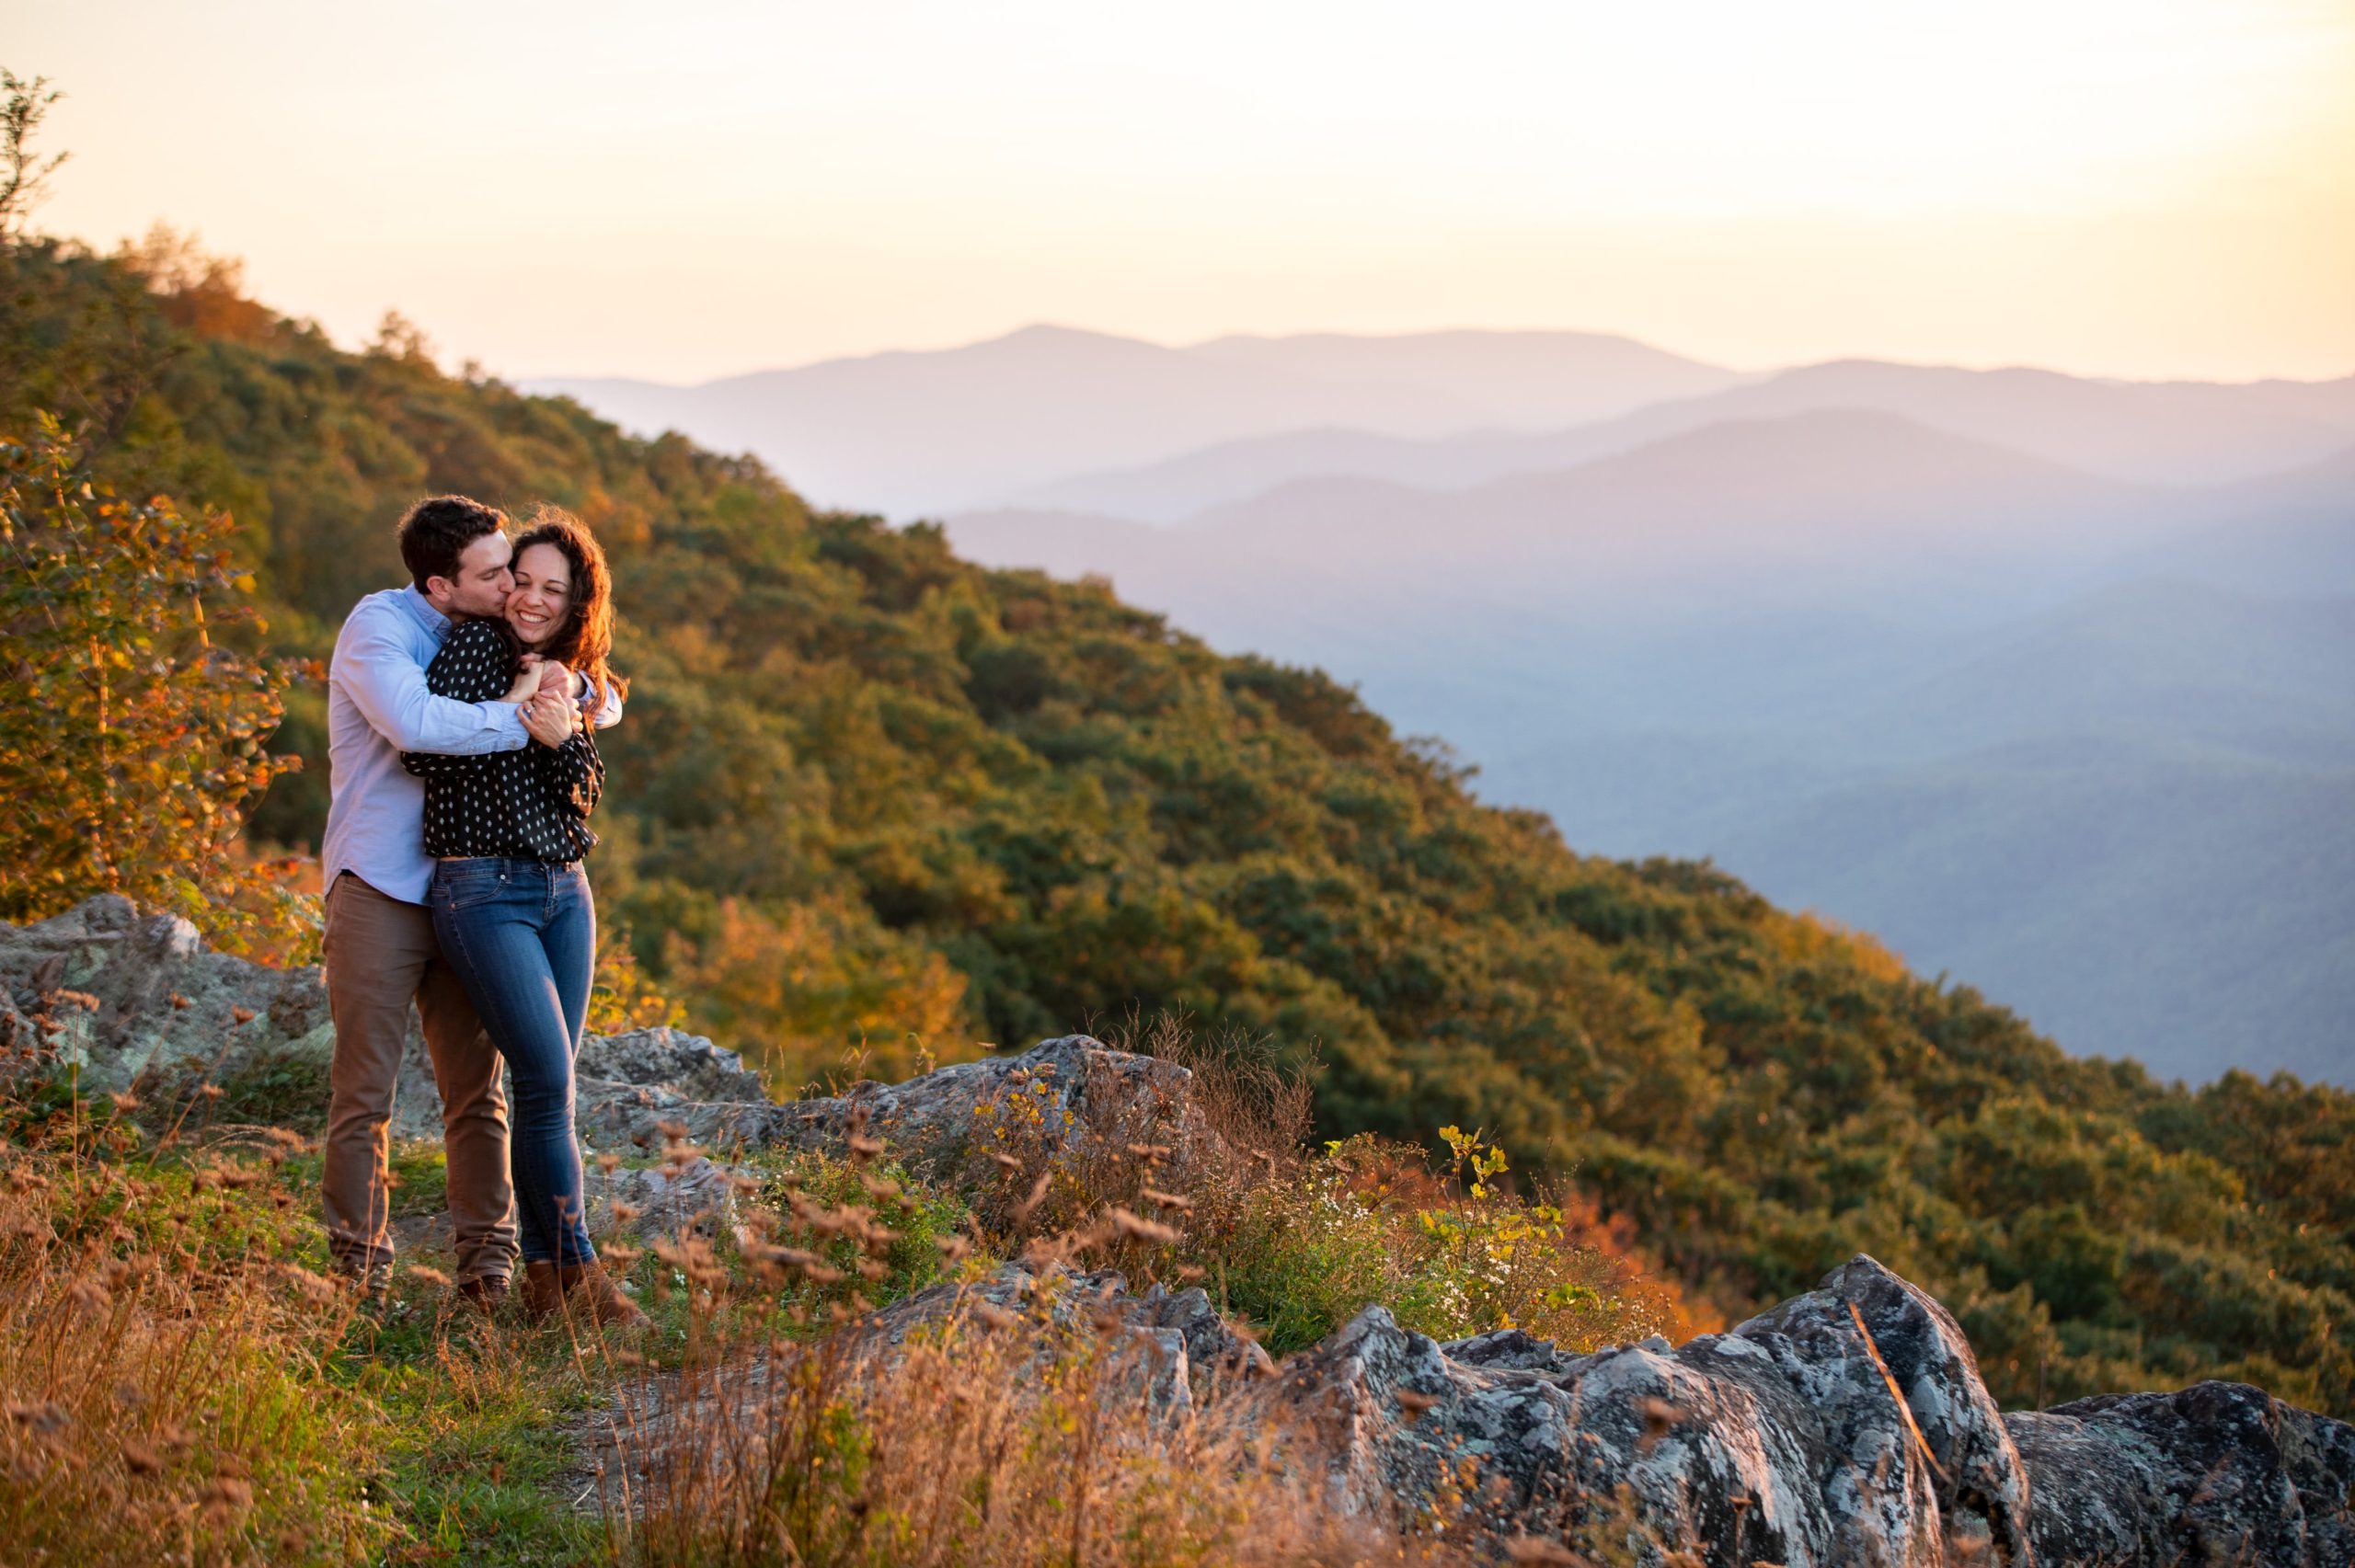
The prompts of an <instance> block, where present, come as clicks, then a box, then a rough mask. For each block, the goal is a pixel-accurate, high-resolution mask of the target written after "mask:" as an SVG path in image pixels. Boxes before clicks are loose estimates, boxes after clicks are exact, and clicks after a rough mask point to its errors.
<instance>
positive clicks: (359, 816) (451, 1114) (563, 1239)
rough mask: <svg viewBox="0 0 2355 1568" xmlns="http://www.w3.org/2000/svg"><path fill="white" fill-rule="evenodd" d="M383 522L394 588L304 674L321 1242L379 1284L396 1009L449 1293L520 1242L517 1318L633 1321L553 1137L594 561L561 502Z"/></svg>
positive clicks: (575, 947) (575, 949) (465, 1290)
mask: <svg viewBox="0 0 2355 1568" xmlns="http://www.w3.org/2000/svg"><path fill="white" fill-rule="evenodd" d="M399 539H400V554H401V561H402V564H403V565H405V566H406V567H408V573H409V578H410V583H409V586H408V587H407V588H401V589H385V590H384V591H382V592H379V593H372V594H370V595H369V596H368V597H366V598H365V599H362V601H360V603H359V604H358V605H357V606H356V607H355V608H354V609H353V610H352V612H351V614H350V618H349V619H347V620H346V621H345V622H344V625H343V630H342V632H341V634H340V635H339V636H338V637H337V639H336V646H335V656H334V658H333V660H332V661H331V662H330V663H329V665H328V670H327V729H328V750H327V754H328V772H329V778H330V787H331V790H332V793H333V802H332V804H331V805H330V807H329V808H328V811H327V839H326V842H325V844H324V846H323V848H322V853H321V856H320V858H321V861H322V872H323V875H324V876H325V879H326V886H327V941H326V950H327V1002H328V1007H329V1009H330V1011H331V1012H332V1013H333V1015H334V1019H335V1035H336V1040H335V1059H334V1063H333V1066H332V1069H331V1070H330V1075H329V1105H328V1112H327V1145H326V1169H325V1172H324V1174H323V1179H322V1184H321V1185H322V1188H323V1196H322V1202H323V1205H324V1207H325V1209H326V1218H327V1241H328V1247H329V1249H330V1251H331V1253H333V1255H334V1258H335V1261H336V1265H337V1267H338V1268H339V1270H340V1271H342V1272H343V1273H344V1274H345V1275H346V1276H348V1277H350V1279H352V1280H353V1281H354V1282H355V1283H356V1284H357V1285H358V1286H359V1287H360V1288H362V1289H363V1290H366V1291H369V1292H371V1293H381V1292H382V1291H383V1290H384V1288H385V1285H386V1284H387V1283H388V1282H389V1279H390V1276H391V1271H392V1259H393V1248H392V1236H391V1228H390V1224H389V1220H390V1203H389V1192H388V1186H389V1184H388V1183H387V1181H386V1178H385V1160H386V1154H387V1152H388V1149H389V1122H390V1118H391V1115H392V1109H393V1093H394V1085H395V1082H396V1079H397V1077H398V1076H399V1070H400V1062H401V1055H402V1048H403V1045H404V1042H405V1041H406V1039H407V1037H408V1018H409V1008H410V1004H411V1003H412V1001H414V1003H415V1004H416V1007H417V1010H418V1013H419V1017H420V1020H421V1022H422V1023H423V1025H424V1031H425V1043H426V1047H427V1050H428V1052H429V1054H430V1055H431V1059H432V1062H433V1075H434V1079H435V1082H437V1083H438V1085H439V1086H440V1088H441V1091H442V1136H443V1140H444V1145H445V1148H446V1150H447V1155H448V1165H449V1205H450V1216H451V1223H452V1230H453V1241H454V1245H455V1247H456V1252H457V1269H458V1272H457V1288H458V1291H459V1293H460V1295H461V1296H462V1297H463V1298H464V1299H465V1300H466V1301H467V1302H468V1303H470V1304H471V1305H473V1306H476V1307H477V1308H480V1309H482V1310H490V1309H492V1308H495V1307H496V1306H497V1305H498V1304H499V1303H500V1301H501V1300H502V1299H505V1298H506V1297H507V1296H508V1294H509V1290H510V1287H511V1284H512V1283H513V1277H514V1263H515V1257H516V1254H517V1252H518V1250H519V1240H520V1250H521V1253H522V1256H523V1281H522V1284H521V1287H520V1294H521V1295H522V1297H523V1303H524V1306H525V1307H526V1308H527V1309H528V1310H530V1311H531V1312H532V1313H533V1314H534V1315H535V1316H539V1315H546V1314H548V1313H551V1312H555V1311H558V1310H570V1311H571V1312H573V1313H574V1314H576V1315H578V1316H582V1317H585V1318H588V1319H591V1320H592V1321H595V1322H618V1323H628V1324H637V1323H642V1322H645V1314H644V1313H642V1312H641V1311H639V1310H638V1306H637V1304H636V1303H635V1302H633V1301H631V1300H630V1299H629V1298H628V1296H627V1295H626V1294H625V1293H624V1292H623V1291H622V1289H621V1288H620V1287H619V1286H618V1285H617V1284H616V1283H615V1281H614V1280H613V1279H612V1278H611V1277H610V1276H607V1275H606V1274H605V1273H604V1271H603V1269H602V1268H601V1267H600V1266H599V1265H598V1262H597V1253H596V1249H595V1248H594V1247H593V1246H592V1244H591V1242H590V1240H589V1230H588V1226H587V1223H586V1212H585V1196H584V1190H583V1188H584V1184H583V1180H582V1173H581V1164H580V1145H579V1143H578V1141H577V1140H576V1139H575V1137H574V1134H573V1058H574V1056H575V1055H576V1053H577V1052H578V1051H579V1050H580V1037H581V1031H582V1027H583V1024H584V1021H585V1018H586V1014H587V1010H588V1003H589V987H590V982H591V979H592V973H593V971H594V968H595V964H596V948H597V931H596V926H597V916H596V907H595V903H594V901H593V899H592V897H591V895H590V891H589V881H588V878H587V876H585V875H584V874H583V873H582V870H581V865H580V862H581V857H582V856H584V855H585V854H587V853H588V852H589V850H590V848H591V846H592V845H593V844H595V843H596V841H597V838H596V835H595V834H594V833H592V832H591V831H590V830H589V817H590V814H591V812H592V811H593V810H594V809H595V807H596V805H597V796H598V793H599V790H600V788H601V786H602V784H603V780H604V765H603V763H602V762H601V761H599V760H598V757H597V745H596V739H595V732H596V730H597V729H599V728H602V727H607V726H611V725H614V724H616V723H618V722H620V719H621V714H622V696H623V683H622V681H620V680H619V679H618V678H616V677H615V675H614V674H613V672H612V671H611V670H608V669H607V668H606V662H605V661H606V658H607V656H608V655H609V653H610V652H611V650H612V647H613V584H612V579H611V577H610V575H609V574H608V572H607V570H606V567H605V557H604V553H603V551H602V550H601V549H600V548H599V547H598V544H597V542H596V541H595V539H593V538H592V537H591V535H590V533H589V531H588V530H587V529H586V528H584V527H582V526H581V524H580V522H579V521H577V520H575V519H573V518H571V517H569V516H567V515H566V514H564V513H563V512H560V511H557V510H555V509H542V510H541V511H540V512H539V513H538V514H536V515H534V517H533V518H532V519H531V520H530V521H529V523H528V525H527V526H526V527H525V528H524V529H523V532H520V533H517V534H515V535H513V536H512V537H511V536H510V534H509V532H508V519H507V518H506V516H505V515H504V514H503V513H501V512H500V511H498V510H496V509H493V508H490V507H487V506H484V505H482V504H481V503H479V502H477V501H472V500H468V499H467V498H465V497H463V496H438V497H435V498H431V499H430V500H424V501H420V502H419V503H418V504H417V505H416V506H414V507H412V508H410V509H409V510H408V515H407V516H405V517H403V518H402V519H401V522H400V531H399ZM502 1059H503V1060H504V1061H505V1063H506V1065H507V1067H508V1068H510V1069H511V1070H512V1073H513V1078H514V1116H513V1126H512V1130H511V1129H510V1125H509V1114H508V1104H507V1094H506V1092H505V1090H504V1088H503V1086H502V1084H501V1082H500V1063H501V1060H502Z"/></svg>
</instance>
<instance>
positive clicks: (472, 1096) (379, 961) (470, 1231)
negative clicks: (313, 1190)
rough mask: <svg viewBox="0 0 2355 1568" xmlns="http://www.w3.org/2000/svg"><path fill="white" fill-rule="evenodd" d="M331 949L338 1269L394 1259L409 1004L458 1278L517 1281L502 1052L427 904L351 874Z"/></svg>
mask: <svg viewBox="0 0 2355 1568" xmlns="http://www.w3.org/2000/svg"><path fill="white" fill-rule="evenodd" d="M326 945H327V1009H328V1012H329V1013H331V1014H332V1015H333V1017H334V1019H335V1059H334V1061H333V1063H332V1065H331V1066H330V1067H329V1069H328V1073H327V1150H326V1161H325V1163H326V1168H325V1170H324V1172H323V1173H322V1174H321V1177H320V1187H321V1189H322V1196H323V1197H324V1207H325V1208H326V1210H327V1248H328V1251H329V1252H330V1253H332V1254H333V1256H334V1258H335V1261H336V1265H337V1266H338V1267H339V1268H342V1269H345V1270H348V1271H350V1272H354V1273H359V1272H363V1271H367V1270H372V1269H375V1268H378V1267H381V1266H384V1265H389V1264H390V1263H391V1262H392V1258H393V1243H392V1235H391V1227H390V1224H389V1220H390V1204H389V1202H388V1199H389V1196H390V1194H389V1192H388V1190H387V1187H386V1184H385V1156H386V1154H387V1152H388V1151H389V1149H390V1147H391V1134H390V1131H389V1129H388V1125H387V1124H388V1123H389V1121H390V1119H391V1117H392V1114H393V1088H394V1084H395V1083H396V1081H397V1080H398V1079H399V1076H400V1068H401V1051H402V1047H403V1046H404V1045H405V1044H406V1042H407V1040H408V1009H409V1003H410V1001H412V1000H414V1001H416V1003H417V1009H418V1013H419V1017H420V1018H421V1019H422V1020H423V1022H424V1024H425V1046H426V1050H427V1053H428V1054H429V1055H431V1058H432V1059H433V1078H434V1082H437V1083H438V1084H440V1085H441V1089H442V1146H443V1149H444V1150H445V1152H446V1154H447V1156H448V1162H449V1187H450V1199H449V1202H450V1225H451V1230H452V1232H453V1238H454V1242H455V1245H456V1249H457V1254H458V1277H459V1278H460V1279H461V1280H466V1279H477V1278H484V1277H488V1276H500V1277H502V1278H504V1277H506V1276H510V1275H511V1274H512V1273H513V1271H514V1260H515V1251H516V1242H515V1221H514V1213H513V1210H514V1203H513V1198H514V1193H513V1189H512V1188H511V1185H509V1179H508V1173H507V1096H506V1093H505V1092H504V1091H503V1090H502V1089H501V1088H500V1082H499V1070H500V1059H499V1053H498V1052H497V1051H495V1050H493V1049H492V1048H491V1045H490V1040H489V1038H488V1036H485V1035H484V1034H483V1032H482V1025H481V1024H480V1023H478V1022H477V1020H476V1018H475V1010H474V1004H473V1003H472V1002H470V1001H467V1000H466V992H465V987H464V986H462V985H460V984H459V983H458V977H457V976H456V975H455V974H454V973H453V972H452V970H451V968H450V966H449V965H447V964H445V963H443V962H442V952H441V949H440V947H439V946H437V945H436V944H435V943H434V940H433V917H432V915H431V913H430V912H428V910H426V908H425V906H424V905H422V904H408V903H403V902H402V901H401V900H400V899H398V898H388V897H386V896H385V894H383V893H379V892H378V891H376V889H375V888H373V887H370V886H369V885H368V884H367V883H365V882H363V881H362V880H361V879H360V878H359V877H357V876H353V875H351V873H350V872H348V871H347V872H345V873H343V874H342V875H341V876H338V877H337V878H336V879H335V886H334V887H330V888H329V889H327V942H326Z"/></svg>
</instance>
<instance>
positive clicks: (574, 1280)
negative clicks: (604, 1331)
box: [557, 1258, 649, 1329]
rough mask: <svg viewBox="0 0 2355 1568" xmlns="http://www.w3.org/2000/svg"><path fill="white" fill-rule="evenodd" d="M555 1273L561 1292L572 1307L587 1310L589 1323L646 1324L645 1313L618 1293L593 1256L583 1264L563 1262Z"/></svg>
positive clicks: (612, 1280) (620, 1291)
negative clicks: (570, 1302) (560, 1284)
mask: <svg viewBox="0 0 2355 1568" xmlns="http://www.w3.org/2000/svg"><path fill="white" fill-rule="evenodd" d="M557 1277H558V1278H559V1279H560V1280H561V1281H562V1282H563V1287H564V1294H565V1295H566V1296H567V1297H569V1299H571V1301H572V1304H573V1306H574V1308H575V1309H576V1310H585V1311H586V1312H587V1313H588V1316H589V1321H590V1322H594V1323H610V1324H613V1325H614V1326H615V1327H617V1328H626V1329H635V1328H644V1327H645V1326H646V1325H647V1322H648V1321H649V1320H648V1318H647V1316H646V1314H645V1312H643V1311H642V1310H639V1308H638V1303H637V1302H635V1301H633V1300H631V1299H629V1298H628V1297H627V1296H626V1295H624V1294H623V1293H622V1288H621V1287H620V1286H619V1285H617V1284H615V1282H614V1278H613V1276H611V1275H609V1274H607V1273H606V1272H605V1267H604V1265H603V1264H601V1263H599V1262H598V1261H597V1260H596V1259H595V1258H591V1259H590V1260H589V1261H588V1262H587V1263H577V1264H567V1265H564V1266H563V1267H561V1268H559V1269H557Z"/></svg>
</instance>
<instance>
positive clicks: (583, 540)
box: [515, 505, 629, 712]
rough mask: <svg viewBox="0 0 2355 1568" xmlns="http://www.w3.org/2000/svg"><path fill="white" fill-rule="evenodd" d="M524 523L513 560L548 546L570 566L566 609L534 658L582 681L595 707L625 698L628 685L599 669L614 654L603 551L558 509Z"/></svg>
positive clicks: (544, 509) (610, 588)
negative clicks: (568, 671)
mask: <svg viewBox="0 0 2355 1568" xmlns="http://www.w3.org/2000/svg"><path fill="white" fill-rule="evenodd" d="M525 521H526V522H527V524H528V526H527V527H525V528H524V530H523V532H521V533H519V534H517V535H516V536H515V555H516V558H517V559H518V560H520V559H522V558H523V552H524V551H525V550H528V549H530V548H531V547H532V546H533V545H534V544H553V545H555V546H556V547H557V549H559V550H561V551H563V552H564V558H565V559H566V560H567V561H569V563H571V566H572V603H571V606H570V608H569V611H568V612H567V613H566V615H565V620H564V625H563V627H562V629H560V630H559V631H558V632H557V635H555V636H553V637H551V638H549V639H548V641H547V644H546V647H542V648H541V649H540V652H541V653H542V654H543V655H545V656H546V657H547V658H551V659H554V660H555V661H557V663H559V664H568V665H570V666H571V667H572V668H573V669H574V670H577V671H578V672H579V673H580V674H582V675H585V676H587V677H588V678H589V687H590V690H591V691H592V692H593V693H595V696H596V706H598V707H602V706H603V705H604V702H605V698H606V697H607V695H608V694H610V695H613V696H617V697H626V696H627V695H629V682H628V681H624V680H623V679H622V678H621V677H620V676H618V675H616V674H615V673H614V672H613V671H612V670H610V669H608V668H607V667H606V664H605V660H606V658H607V657H608V656H610V655H611V654H612V653H613V651H614V574H613V573H612V572H611V571H610V570H609V569H607V567H606V566H605V551H604V547H603V545H601V544H598V543H597V539H596V536H595V535H594V534H592V533H591V532H589V529H588V526H587V525H586V524H585V523H583V522H582V521H580V519H579V518H577V517H575V516H573V515H572V514H571V513H570V512H569V511H566V510H565V509H563V508H561V507H552V506H546V505H543V506H540V507H538V508H537V509H534V511H533V513H532V515H531V516H530V517H529V518H528V519H526V520H525ZM593 711H594V709H593V708H592V712H593Z"/></svg>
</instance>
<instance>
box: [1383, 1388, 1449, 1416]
mask: <svg viewBox="0 0 2355 1568" xmlns="http://www.w3.org/2000/svg"><path fill="white" fill-rule="evenodd" d="M1391 1397H1392V1398H1394V1399H1396V1401H1397V1402H1398V1408H1399V1409H1400V1410H1402V1411H1405V1412H1406V1413H1407V1420H1409V1421H1412V1420H1414V1419H1415V1418H1416V1417H1417V1416H1419V1415H1420V1414H1422V1413H1423V1412H1425V1411H1427V1410H1429V1409H1430V1407H1431V1406H1433V1405H1435V1404H1437V1403H1438V1402H1439V1400H1438V1398H1437V1396H1435V1395H1432V1394H1427V1393H1423V1392H1421V1391H1419V1390H1416V1389H1394V1390H1392V1391H1391Z"/></svg>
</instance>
